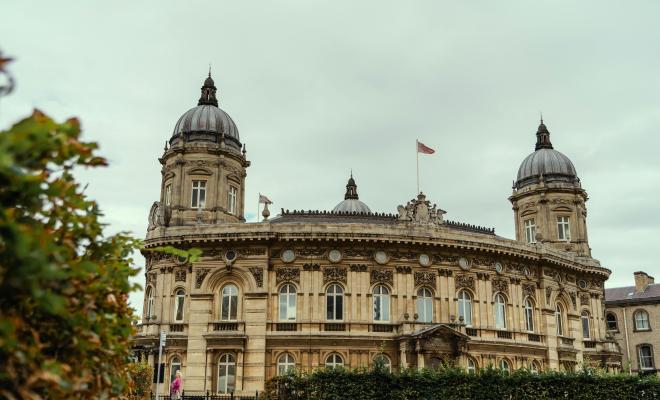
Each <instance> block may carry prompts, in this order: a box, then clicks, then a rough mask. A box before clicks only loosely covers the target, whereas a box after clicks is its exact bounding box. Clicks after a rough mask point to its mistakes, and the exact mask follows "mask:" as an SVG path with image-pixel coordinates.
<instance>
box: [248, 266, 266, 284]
mask: <svg viewBox="0 0 660 400" xmlns="http://www.w3.org/2000/svg"><path fill="white" fill-rule="evenodd" d="M248 271H250V273H251V274H252V276H253V277H254V280H255V281H256V282H257V287H262V286H263V285H264V270H263V268H259V267H250V268H248Z"/></svg>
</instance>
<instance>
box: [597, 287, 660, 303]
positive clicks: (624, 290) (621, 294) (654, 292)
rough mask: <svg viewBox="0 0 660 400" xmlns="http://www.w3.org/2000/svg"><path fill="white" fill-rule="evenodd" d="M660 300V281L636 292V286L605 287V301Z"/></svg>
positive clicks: (633, 301)
mask: <svg viewBox="0 0 660 400" xmlns="http://www.w3.org/2000/svg"><path fill="white" fill-rule="evenodd" d="M653 301H660V283H655V284H651V285H648V286H647V287H646V290H644V291H643V292H641V293H636V292H635V287H634V286H626V287H618V288H611V289H605V302H606V303H613V302H625V303H635V302H653Z"/></svg>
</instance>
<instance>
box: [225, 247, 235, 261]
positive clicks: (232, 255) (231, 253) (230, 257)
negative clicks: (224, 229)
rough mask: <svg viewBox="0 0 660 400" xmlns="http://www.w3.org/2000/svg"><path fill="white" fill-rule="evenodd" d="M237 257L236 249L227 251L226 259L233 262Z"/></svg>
mask: <svg viewBox="0 0 660 400" xmlns="http://www.w3.org/2000/svg"><path fill="white" fill-rule="evenodd" d="M235 259H236V251H234V250H227V252H226V253H225V260H227V261H229V262H232V261H234V260H235Z"/></svg>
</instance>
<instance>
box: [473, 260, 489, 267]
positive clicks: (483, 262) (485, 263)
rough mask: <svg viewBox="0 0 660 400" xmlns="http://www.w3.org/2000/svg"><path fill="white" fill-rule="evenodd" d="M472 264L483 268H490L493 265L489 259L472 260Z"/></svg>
mask: <svg viewBox="0 0 660 400" xmlns="http://www.w3.org/2000/svg"><path fill="white" fill-rule="evenodd" d="M472 264H474V265H483V266H485V267H490V266H491V265H493V264H494V261H493V260H492V259H489V258H473V259H472Z"/></svg>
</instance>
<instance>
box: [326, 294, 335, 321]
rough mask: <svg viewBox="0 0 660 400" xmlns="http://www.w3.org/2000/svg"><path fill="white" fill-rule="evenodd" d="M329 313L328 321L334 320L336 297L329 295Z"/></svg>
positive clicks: (327, 315) (327, 314)
mask: <svg viewBox="0 0 660 400" xmlns="http://www.w3.org/2000/svg"><path fill="white" fill-rule="evenodd" d="M327 308H328V309H327V313H326V319H329V320H333V319H335V296H334V295H328V299H327Z"/></svg>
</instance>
